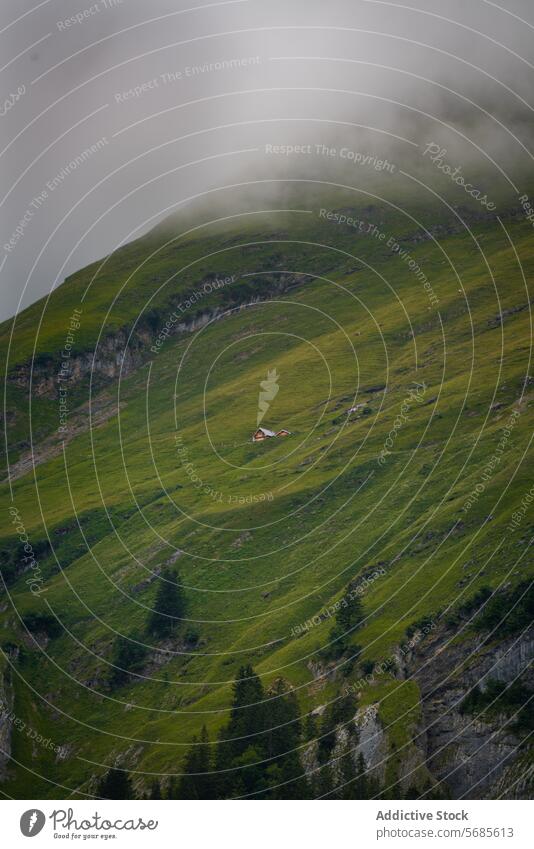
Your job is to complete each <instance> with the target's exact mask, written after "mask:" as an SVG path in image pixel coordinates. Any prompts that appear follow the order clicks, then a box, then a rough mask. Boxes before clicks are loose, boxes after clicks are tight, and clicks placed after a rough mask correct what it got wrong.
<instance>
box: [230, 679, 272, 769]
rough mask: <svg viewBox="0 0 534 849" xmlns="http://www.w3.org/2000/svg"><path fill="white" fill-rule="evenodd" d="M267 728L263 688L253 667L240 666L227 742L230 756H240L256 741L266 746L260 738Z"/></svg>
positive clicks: (234, 686)
mask: <svg viewBox="0 0 534 849" xmlns="http://www.w3.org/2000/svg"><path fill="white" fill-rule="evenodd" d="M265 728H266V705H265V692H264V689H263V685H262V683H261V681H260V679H259V678H258V676H257V675H256V673H255V672H254V670H253V668H252V666H250V664H247V665H246V666H242V667H241V668H240V669H239V671H238V673H237V676H236V680H235V682H234V685H233V701H232V709H231V711H230V722H229V723H228V726H227V729H226V738H227V739H228V741H229V742H231V748H232V754H233V756H234V757H235V756H238V755H241V754H242V753H243V752H244V751H245V749H247V748H248V747H249V746H250V745H251V744H254V745H255V740H256V738H258V736H259V739H260V745H262V746H265V738H263V739H262V738H261V735H262V734H263V732H264V731H265Z"/></svg>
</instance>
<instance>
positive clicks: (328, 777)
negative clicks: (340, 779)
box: [312, 763, 334, 799]
mask: <svg viewBox="0 0 534 849" xmlns="http://www.w3.org/2000/svg"><path fill="white" fill-rule="evenodd" d="M312 782H313V785H312V786H313V798H314V799H322V798H325V799H332V798H333V796H332V791H333V790H334V774H333V769H332V765H331V764H330V763H327V764H325V765H324V766H322V767H321V768H320V769H318V770H317V772H315V773H314V775H313V779H312Z"/></svg>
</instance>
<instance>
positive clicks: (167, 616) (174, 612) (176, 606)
mask: <svg viewBox="0 0 534 849" xmlns="http://www.w3.org/2000/svg"><path fill="white" fill-rule="evenodd" d="M184 613H185V595H184V591H183V588H182V586H181V583H180V578H179V576H178V575H176V574H175V573H174V572H173V571H172V570H170V569H168V570H166V571H165V572H162V573H161V575H160V580H159V583H158V588H157V591H156V598H155V600H154V608H153V610H152V611H151V612H150V615H149V617H148V623H147V630H148V632H149V634H152V636H154V637H157V638H158V639H164V638H165V637H170V636H171V635H172V634H173V633H174V631H175V630H176V629H177V628H178V627H179V625H180V621H179V620H180V619H181V618H182V617H183V616H184Z"/></svg>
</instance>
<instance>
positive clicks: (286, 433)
mask: <svg viewBox="0 0 534 849" xmlns="http://www.w3.org/2000/svg"><path fill="white" fill-rule="evenodd" d="M276 435H277V436H291V431H290V430H286V429H285V427H283V428H282V430H279V431H278V433H277V434H276Z"/></svg>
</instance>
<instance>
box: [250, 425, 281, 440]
mask: <svg viewBox="0 0 534 849" xmlns="http://www.w3.org/2000/svg"><path fill="white" fill-rule="evenodd" d="M273 436H276V433H275V432H274V430H267V428H266V427H259V428H258V430H257V431H255V432H254V433H253V434H252V441H253V442H262V441H263V440H264V439H271V437H273Z"/></svg>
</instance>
